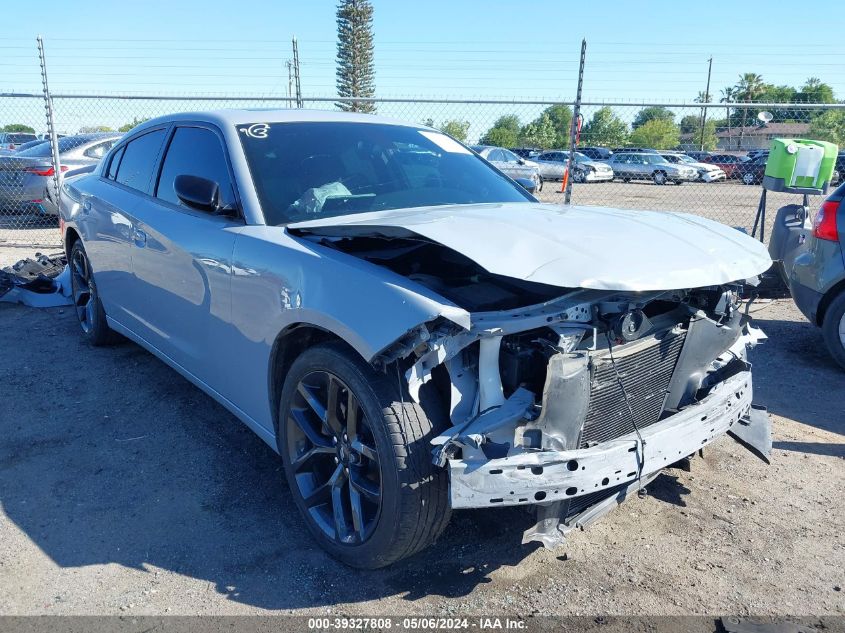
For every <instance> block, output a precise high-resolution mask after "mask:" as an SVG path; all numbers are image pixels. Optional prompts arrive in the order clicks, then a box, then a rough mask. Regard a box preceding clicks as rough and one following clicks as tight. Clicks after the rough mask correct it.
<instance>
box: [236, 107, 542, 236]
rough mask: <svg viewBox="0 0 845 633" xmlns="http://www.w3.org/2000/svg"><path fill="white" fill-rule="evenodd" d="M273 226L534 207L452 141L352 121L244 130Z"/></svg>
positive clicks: (513, 186)
mask: <svg viewBox="0 0 845 633" xmlns="http://www.w3.org/2000/svg"><path fill="white" fill-rule="evenodd" d="M238 131H239V133H240V136H241V139H242V143H243V148H244V153H245V154H246V159H247V163H248V164H249V169H250V172H251V173H252V179H253V182H254V184H255V190H256V193H257V194H258V199H259V201H260V202H261V207H262V210H263V212H264V217H265V220H266V221H267V223H268V224H273V225H278V224H286V223H289V222H297V221H301V220H310V219H318V218H325V217H333V216H338V215H348V214H353V213H365V212H368V211H382V210H388V209H401V208H407V207H422V206H438V205H446V204H471V203H484V202H529V201H530V202H534V199H533V198H532V197H531V196H529V195H528V193H527V192H525V191H524V190H523V189H522V188H521V187H520V186H519V185H516V184H515V183H513V182H512V181H510V180H509V179H508V178H507V177H506V176H503V175H502V174H500V173H499V172H498V171H496V170H495V169H494V168H493V167H491V166H490V165H489V164H488V163H487V162H486V161H484V160H483V159H481V158H479V157H478V156H476V155H475V154H473V153H472V152H470V151H469V150H468V149H466V148H465V147H464V146H463V145H461V144H459V143H457V142H456V141H454V140H452V139H451V138H450V137H448V136H446V135H445V134H441V133H439V132H434V131H431V130H422V129H418V128H413V127H406V126H402V125H385V124H378V123H351V122H307V123H306V122H297V123H269V124H267V123H256V124H252V125H249V124H247V125H240V126H238Z"/></svg>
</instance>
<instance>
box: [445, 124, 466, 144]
mask: <svg viewBox="0 0 845 633" xmlns="http://www.w3.org/2000/svg"><path fill="white" fill-rule="evenodd" d="M440 130H441V131H442V132H445V133H446V134H448V135H449V136H451V137H453V138H456V139H458V140H459V141H462V142H463V141H466V140H467V134H469V121H459V120H458V119H451V120H449V121H444V123H443V125H441V126H440Z"/></svg>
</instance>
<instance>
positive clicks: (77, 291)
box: [68, 240, 120, 346]
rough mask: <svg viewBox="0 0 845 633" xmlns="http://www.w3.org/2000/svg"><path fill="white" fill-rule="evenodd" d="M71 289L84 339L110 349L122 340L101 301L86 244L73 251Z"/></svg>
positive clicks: (71, 256)
mask: <svg viewBox="0 0 845 633" xmlns="http://www.w3.org/2000/svg"><path fill="white" fill-rule="evenodd" d="M68 265H69V266H70V288H71V296H72V297H73V306H74V308H75V309H76V317H77V318H78V319H79V325H80V327H81V328H82V334H83V336H84V337H85V338H86V339H87V340H88V342H89V343H91V344H92V345H96V346H100V345H109V344H110V343H115V342H116V341H118V340H119V338H120V337H119V335H118V334H117V333H116V332H115V331H114V330H112V329H111V328H110V327H109V325H108V322H107V321H106V312H105V310H103V303H102V302H101V301H100V294H99V292H98V291H97V284H96V282H95V281H94V270H93V269H92V268H91V261H90V260H89V259H88V254H87V253H86V252H85V247H84V246H83V245H82V240H77V241H76V242H74V244H73V247H72V248H71V249H70V262H68Z"/></svg>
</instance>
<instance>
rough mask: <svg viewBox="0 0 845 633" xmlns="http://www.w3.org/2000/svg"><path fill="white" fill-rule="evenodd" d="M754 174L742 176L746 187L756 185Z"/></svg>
mask: <svg viewBox="0 0 845 633" xmlns="http://www.w3.org/2000/svg"><path fill="white" fill-rule="evenodd" d="M754 180H755V179H754V174H752V173H750V172H749V173H745V174H742V183H743V184H745V185H753V184H754Z"/></svg>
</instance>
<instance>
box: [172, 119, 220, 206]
mask: <svg viewBox="0 0 845 633" xmlns="http://www.w3.org/2000/svg"><path fill="white" fill-rule="evenodd" d="M180 175H189V176H199V177H200V178H205V179H207V180H212V181H214V182H216V183H217V185H218V186H219V187H220V205H221V206H225V205H229V204H232V203H234V202H235V194H234V190H233V188H232V181H231V178H230V176H229V167H228V165H227V163H226V155H225V153H224V151H223V145H222V144H221V142H220V139H219V138H218V136H217V134H215V133H214V132H212V131H211V130H209V129H208V128H202V127H177V128H176V131H175V132H174V133H173V138H172V140H171V141H170V145H169V146H168V147H167V154H165V156H164V162H163V164H162V167H161V176H159V179H158V187H157V188H156V197H157V198H160V199H161V200H166V201H167V202H170V203H172V204H176V205H180V206H184V205H182V203H181V202H180V201H179V198H178V197H177V196H176V191H175V190H174V187H173V183H174V181H175V180H176V176H180Z"/></svg>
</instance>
